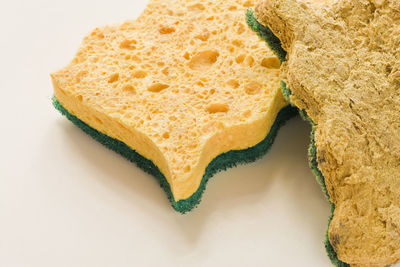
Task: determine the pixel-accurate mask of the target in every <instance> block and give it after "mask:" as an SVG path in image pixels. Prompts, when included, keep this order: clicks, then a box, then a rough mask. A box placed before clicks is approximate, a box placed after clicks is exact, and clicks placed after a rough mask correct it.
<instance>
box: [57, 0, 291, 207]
mask: <svg viewBox="0 0 400 267" xmlns="http://www.w3.org/2000/svg"><path fill="white" fill-rule="evenodd" d="M252 4H253V3H252V1H244V0H228V1H194V0H190V1H183V0H169V1H161V0H153V1H151V2H150V3H149V5H148V7H147V8H146V10H145V11H144V13H143V14H142V15H141V16H140V17H139V18H138V19H137V20H135V21H127V22H125V23H122V24H115V25H111V26H105V27H101V28H97V29H95V30H94V31H93V32H91V33H90V34H89V35H88V36H86V37H85V39H84V41H83V43H82V45H81V47H80V49H79V51H78V53H77V54H76V56H75V58H74V59H73V60H72V62H71V63H70V64H69V65H68V66H67V67H65V68H63V69H62V70H60V71H58V72H56V73H53V74H52V75H51V76H52V80H53V85H54V95H55V97H56V99H57V100H58V102H59V103H58V104H60V106H62V107H63V108H64V109H65V111H67V112H68V113H69V114H71V115H72V116H75V117H76V118H77V119H79V120H80V121H82V122H84V123H85V124H87V125H88V126H90V127H91V128H93V129H96V130H97V131H99V132H101V133H102V134H105V135H106V136H108V137H110V138H112V139H115V140H118V141H121V142H122V143H124V144H125V145H126V146H127V147H129V148H131V149H132V150H134V151H136V152H137V153H139V154H140V155H142V156H143V157H145V158H146V159H148V160H150V161H152V162H153V163H154V164H155V165H156V166H157V168H158V169H159V170H160V171H161V173H162V174H163V176H164V177H165V179H166V180H167V182H168V184H169V186H170V188H171V192H172V196H173V199H174V201H179V200H185V199H188V198H190V197H191V196H192V195H193V194H194V193H195V192H196V191H197V190H198V188H199V186H200V184H201V182H202V178H203V176H204V174H205V170H206V167H207V166H208V165H209V163H210V162H211V161H212V160H213V159H214V158H216V157H217V156H218V155H220V154H222V153H225V152H228V151H231V150H242V149H246V148H249V147H252V146H255V145H256V144H258V143H260V142H261V141H262V140H264V139H265V138H266V136H267V135H268V133H269V131H270V129H271V126H272V125H273V123H274V121H275V119H276V117H277V114H278V112H279V111H280V110H281V109H282V108H283V107H285V106H286V105H287V102H286V100H285V99H284V98H283V96H282V93H281V90H280V83H279V66H280V64H279V60H278V58H277V57H275V56H274V55H273V53H272V52H270V51H268V52H267V53H265V43H264V42H263V41H261V40H259V38H258V37H257V36H256V35H254V34H253V33H252V32H251V30H250V29H248V27H247V26H246V18H245V11H246V9H247V7H249V6H251V5H252Z"/></svg>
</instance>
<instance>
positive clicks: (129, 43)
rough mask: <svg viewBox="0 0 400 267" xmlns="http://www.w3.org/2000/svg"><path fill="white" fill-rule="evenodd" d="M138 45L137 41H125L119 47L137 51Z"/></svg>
mask: <svg viewBox="0 0 400 267" xmlns="http://www.w3.org/2000/svg"><path fill="white" fill-rule="evenodd" d="M136 44H137V42H136V41H135V40H124V41H123V42H122V43H121V44H120V46H119V47H120V48H122V49H128V50H134V49H136V46H135V45H136Z"/></svg>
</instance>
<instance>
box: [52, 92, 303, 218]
mask: <svg viewBox="0 0 400 267" xmlns="http://www.w3.org/2000/svg"><path fill="white" fill-rule="evenodd" d="M53 105H54V107H55V108H56V109H58V110H59V111H60V112H61V114H63V115H64V116H66V117H67V118H68V119H69V120H70V121H71V122H73V123H74V124H75V125H76V126H78V127H79V128H81V129H82V130H83V131H84V132H85V133H87V134H89V135H90V136H92V137H93V138H94V139H95V140H97V141H98V142H100V143H101V144H103V145H104V146H106V147H107V148H109V149H111V150H113V151H115V152H117V153H119V154H121V155H122V156H123V157H125V158H127V159H128V160H129V161H131V162H133V163H135V164H136V165H137V166H138V167H139V168H141V169H142V170H143V171H145V172H147V173H149V174H151V175H153V176H154V177H155V178H156V179H157V180H158V181H159V182H160V185H161V187H162V188H163V189H164V190H165V192H166V193H167V195H168V198H169V200H170V201H171V203H172V207H173V208H174V209H175V210H177V211H179V212H181V213H186V212H188V211H190V210H192V209H193V208H195V207H196V206H197V205H198V204H199V203H200V200H201V196H202V194H203V191H204V189H205V188H206V185H207V182H208V180H209V179H210V178H211V177H212V176H213V175H214V174H215V173H217V172H219V171H221V170H226V169H227V168H231V167H234V166H236V165H237V164H243V163H248V162H253V161H255V160H257V159H259V158H260V157H262V156H263V155H264V154H265V153H266V152H267V151H268V149H269V148H270V147H271V145H272V143H273V142H274V139H275V137H276V135H277V133H278V129H279V128H280V127H281V126H282V125H283V124H284V123H285V122H286V121H287V120H289V119H290V118H292V117H293V116H295V115H297V114H298V112H297V109H296V108H294V107H292V106H287V107H285V108H283V109H282V110H281V111H280V112H279V113H278V115H277V118H276V120H275V122H274V124H273V125H272V127H271V129H270V132H269V134H268V135H267V137H266V138H265V139H264V140H263V141H261V142H260V143H258V144H257V145H255V146H253V147H250V148H247V149H244V150H232V151H229V152H226V153H224V154H221V155H219V156H218V157H216V158H215V159H214V160H213V161H212V162H211V163H210V164H209V165H208V166H207V168H206V171H205V174H204V176H203V179H202V180H201V184H200V187H199V188H198V190H197V191H196V192H195V193H194V194H193V195H192V196H191V197H190V198H188V199H184V200H179V201H175V199H174V197H173V195H172V192H171V188H170V186H169V183H168V182H167V180H166V179H165V177H164V175H163V174H162V173H161V171H160V170H159V169H158V168H157V166H156V165H155V164H154V163H153V162H152V161H150V160H148V159H146V158H144V157H143V156H141V155H140V154H138V153H137V152H136V151H134V150H132V149H131V148H130V147H128V146H127V145H126V144H125V143H123V142H121V141H119V140H117V139H114V138H111V137H109V136H107V135H105V134H103V133H101V132H99V131H97V130H96V129H94V128H92V127H90V126H89V125H87V124H86V123H85V122H83V121H81V120H80V119H78V118H77V117H76V116H74V115H72V114H71V113H69V112H68V110H66V109H65V108H64V107H63V106H62V105H61V104H60V102H58V100H57V99H56V98H55V97H53Z"/></svg>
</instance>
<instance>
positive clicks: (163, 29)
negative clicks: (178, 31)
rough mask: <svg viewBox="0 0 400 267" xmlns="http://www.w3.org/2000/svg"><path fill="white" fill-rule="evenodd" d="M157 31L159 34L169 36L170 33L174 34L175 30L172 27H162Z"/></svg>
mask: <svg viewBox="0 0 400 267" xmlns="http://www.w3.org/2000/svg"><path fill="white" fill-rule="evenodd" d="M158 31H159V32H160V33H161V34H170V33H174V32H175V28H174V27H168V26H163V27H161V28H160V29H158Z"/></svg>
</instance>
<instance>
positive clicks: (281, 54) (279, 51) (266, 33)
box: [246, 10, 350, 267]
mask: <svg viewBox="0 0 400 267" xmlns="http://www.w3.org/2000/svg"><path fill="white" fill-rule="evenodd" d="M246 17H247V23H248V25H249V26H250V28H251V29H252V30H253V31H255V32H256V33H257V34H258V35H259V36H260V37H261V38H262V39H263V40H264V41H266V42H267V44H268V46H269V47H270V48H271V50H272V51H274V52H275V53H276V55H277V56H278V58H279V59H280V60H281V62H283V61H285V58H286V52H285V50H283V48H282V47H281V45H280V41H279V39H278V38H277V37H276V36H275V35H274V34H273V32H272V31H271V30H270V29H269V28H268V27H265V26H263V25H262V24H260V23H259V22H258V21H257V19H256V17H255V16H254V13H253V12H252V11H251V10H248V11H247V13H246ZM278 46H279V47H278ZM281 85H282V92H283V95H284V96H285V98H286V99H287V100H289V98H290V95H291V92H290V89H288V88H287V87H286V84H285V82H283V81H282V82H281ZM300 114H301V115H302V116H301V117H302V118H303V119H304V120H306V121H308V122H309V123H310V124H311V126H312V132H311V144H310V147H309V150H308V155H309V164H310V167H311V169H312V171H313V173H314V175H315V177H316V180H317V182H318V184H319V185H320V186H321V189H322V191H323V192H324V194H325V196H326V199H327V200H328V201H329V203H330V204H331V215H330V216H329V221H328V229H329V225H330V223H331V221H332V218H333V214H334V211H335V205H334V204H333V203H332V202H331V201H330V197H329V193H328V190H327V188H326V184H325V179H324V177H323V175H322V173H321V171H320V170H319V169H318V163H317V148H316V146H315V139H314V133H315V124H314V122H313V121H312V120H311V118H310V117H309V116H308V115H307V114H306V113H305V112H304V111H302V110H301V111H300ZM325 249H326V252H327V254H328V256H329V258H330V260H331V262H332V263H333V264H334V265H335V266H337V267H349V266H350V265H349V264H347V263H345V262H342V261H341V260H339V259H338V257H337V254H336V252H335V250H334V249H333V247H332V244H331V243H330V241H329V237H328V230H327V231H326V234H325Z"/></svg>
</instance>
